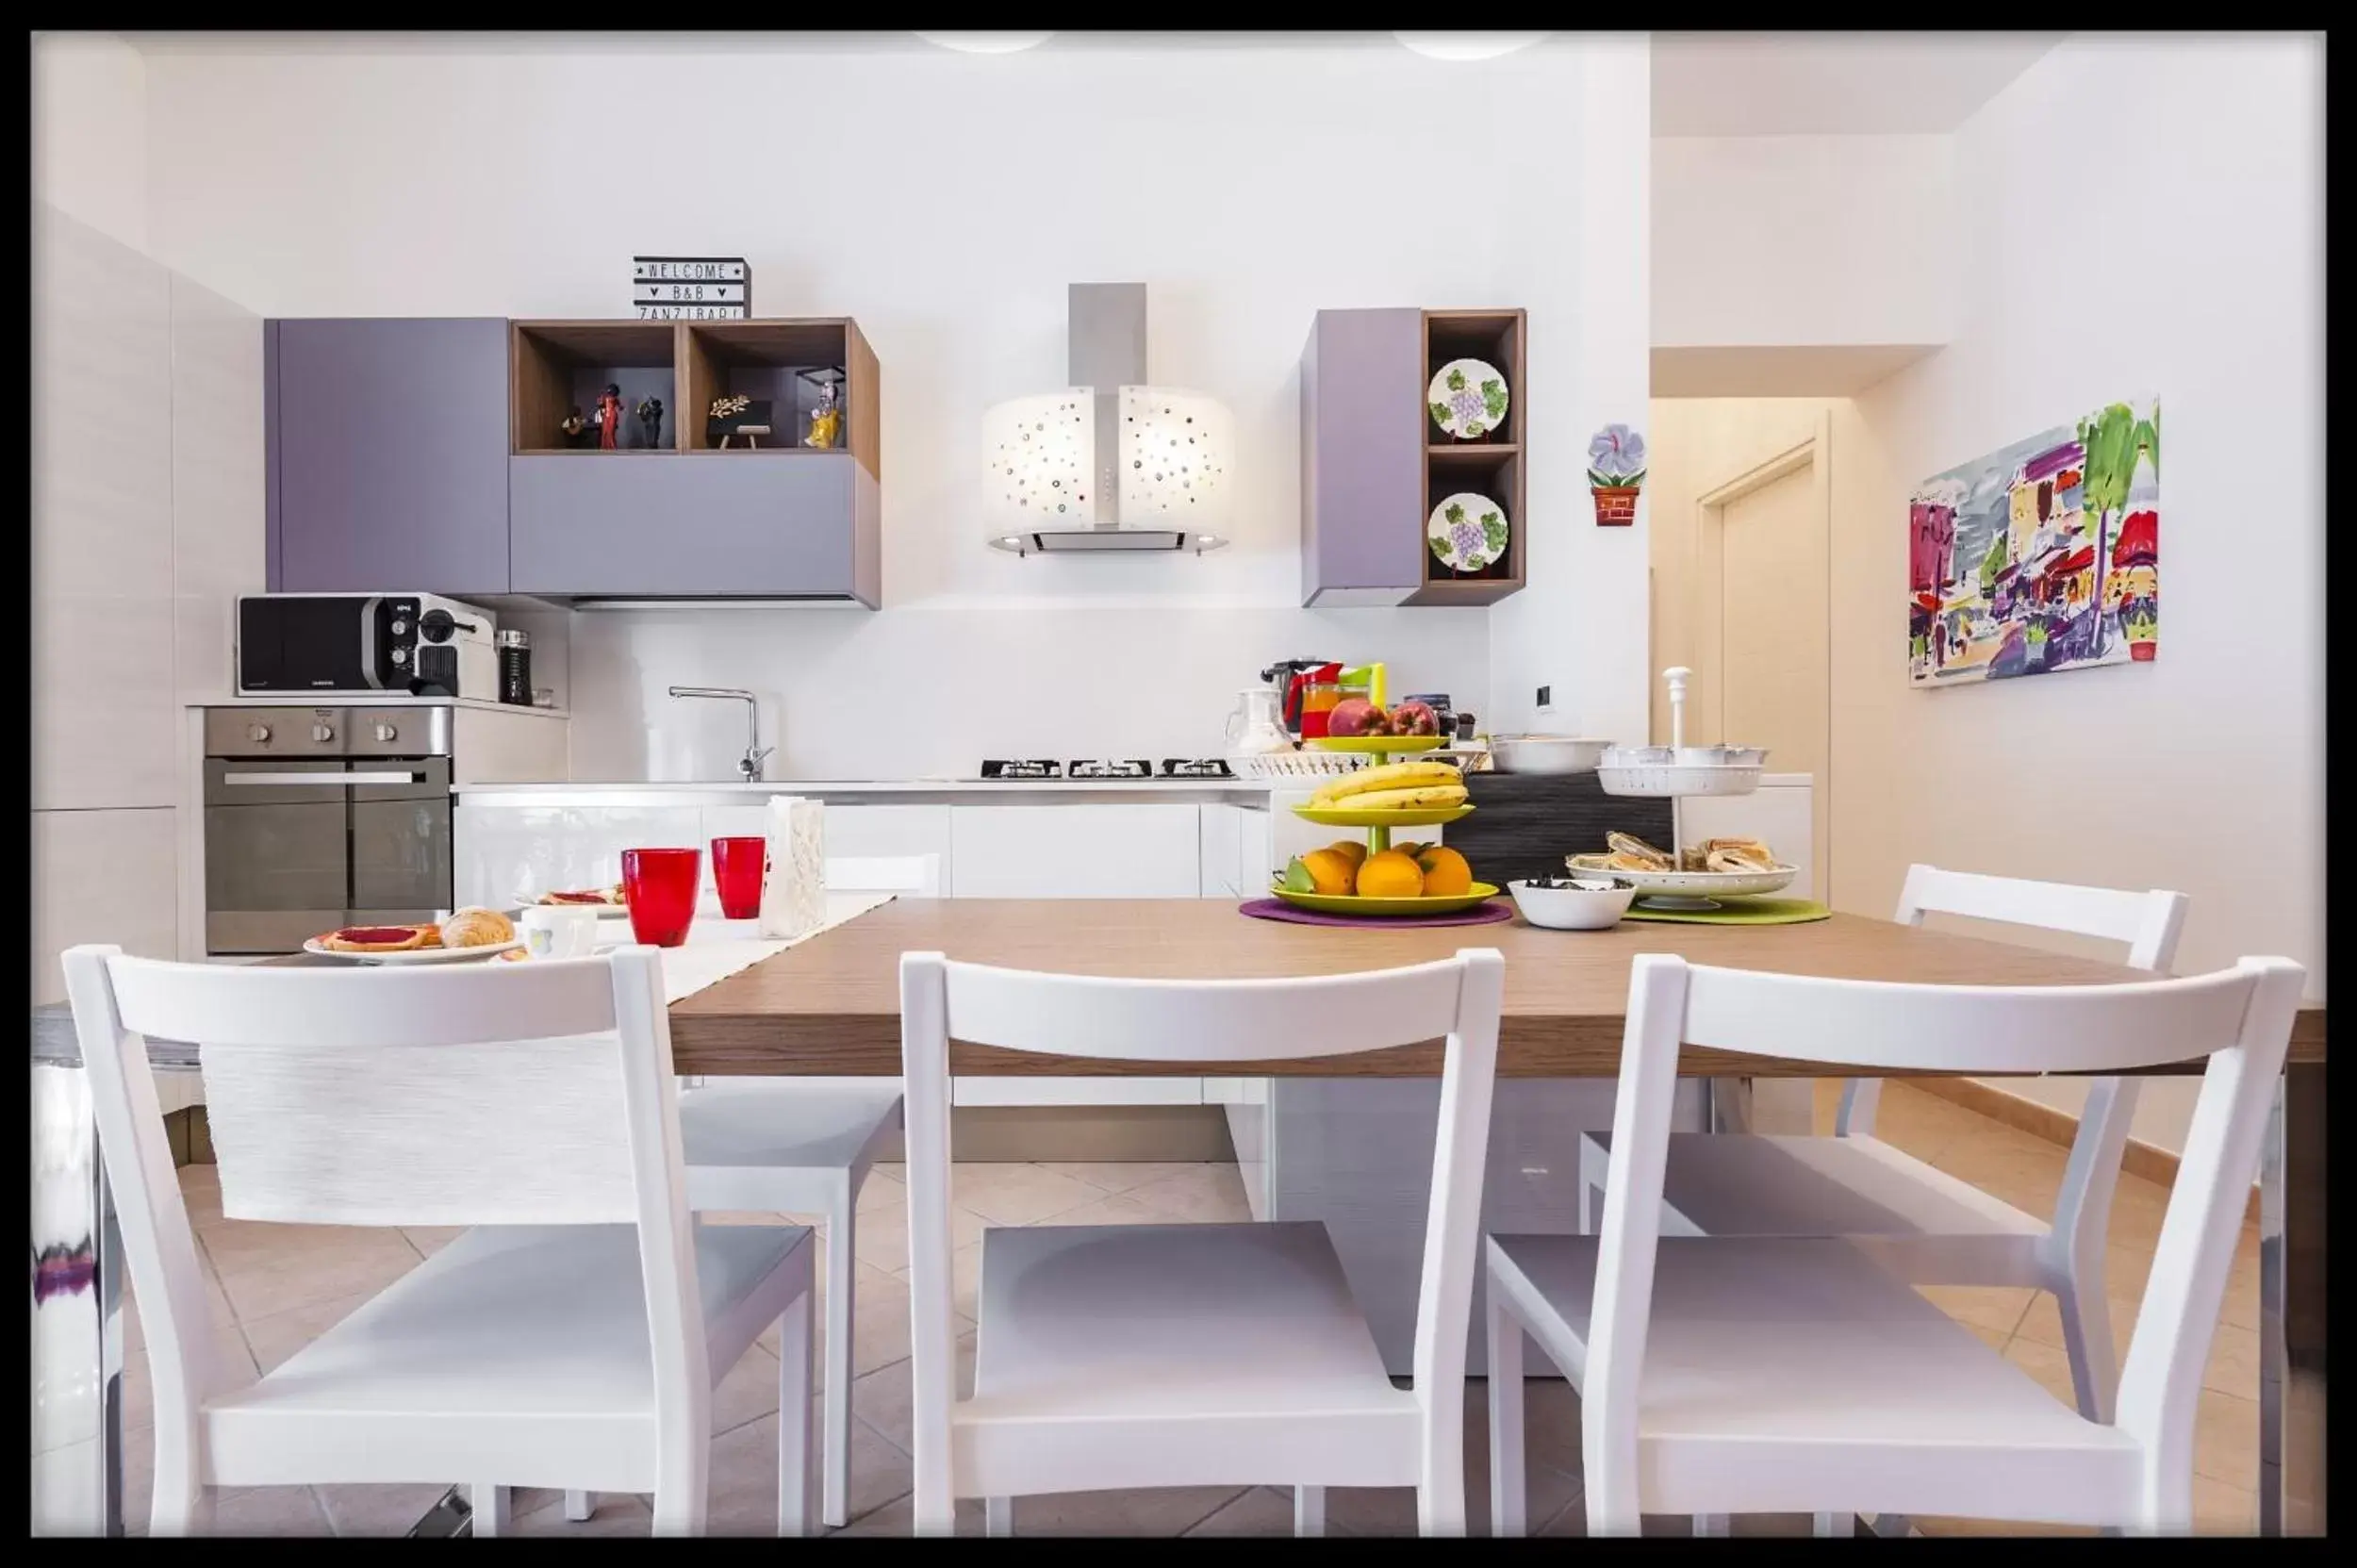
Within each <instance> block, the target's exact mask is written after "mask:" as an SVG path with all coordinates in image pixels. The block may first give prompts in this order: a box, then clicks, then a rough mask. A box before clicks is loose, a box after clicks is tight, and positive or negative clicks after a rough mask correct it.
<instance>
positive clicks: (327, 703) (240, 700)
mask: <svg viewBox="0 0 2357 1568" xmlns="http://www.w3.org/2000/svg"><path fill="white" fill-rule="evenodd" d="M180 705H181V706H182V707H184V708H474V709H476V710H478V711H480V712H483V713H518V714H530V715H532V716H533V717H534V718H567V717H569V716H568V715H567V713H566V711H565V710H564V709H563V708H528V707H525V706H524V705H523V704H522V703H520V702H495V701H492V700H491V699H489V698H487V697H411V696H408V695H406V694H404V693H398V692H387V693H386V694H385V695H383V696H381V697H363V696H357V695H354V694H353V693H350V692H333V691H327V692H315V693H311V694H308V695H305V694H303V693H300V692H288V693H286V694H283V695H274V694H271V693H265V692H258V691H256V692H245V693H238V692H220V693H216V694H215V695H213V696H211V697H191V698H190V699H188V700H187V701H184V702H182V703H181V704H180Z"/></svg>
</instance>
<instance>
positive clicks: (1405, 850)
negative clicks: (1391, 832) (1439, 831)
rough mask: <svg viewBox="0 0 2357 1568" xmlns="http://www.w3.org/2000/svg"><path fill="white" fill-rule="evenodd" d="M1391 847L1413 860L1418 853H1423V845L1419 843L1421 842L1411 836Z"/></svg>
mask: <svg viewBox="0 0 2357 1568" xmlns="http://www.w3.org/2000/svg"><path fill="white" fill-rule="evenodd" d="M1392 848H1393V849H1394V850H1398V851H1399V852H1400V853H1401V854H1404V855H1406V856H1407V857H1408V858H1409V860H1413V859H1415V858H1416V857H1417V856H1418V855H1421V854H1423V853H1424V846H1423V845H1421V844H1419V843H1417V842H1416V841H1415V840H1414V839H1412V838H1410V839H1409V840H1407V841H1406V842H1404V843H1400V844H1394V845H1393V846H1392Z"/></svg>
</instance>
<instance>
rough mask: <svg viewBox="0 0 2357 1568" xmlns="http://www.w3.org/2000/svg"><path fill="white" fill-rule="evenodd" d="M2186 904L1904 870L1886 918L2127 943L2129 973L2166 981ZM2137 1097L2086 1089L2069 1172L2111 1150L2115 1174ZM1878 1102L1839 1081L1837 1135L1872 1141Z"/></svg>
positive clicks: (1866, 1084) (1869, 1083) (1877, 1094)
mask: <svg viewBox="0 0 2357 1568" xmlns="http://www.w3.org/2000/svg"><path fill="white" fill-rule="evenodd" d="M2186 902H2187V900H2186V898H2185V896H2184V894H2183V893H2171V892H2167V891H2166V890H2164V889H2160V888H2155V889H2153V890H2152V891H2151V892H2147V893H2129V892H2124V891H2122V890H2120V889H2118V888H2116V887H2081V886H2078V885H2075V884H2074V883H2062V882H2028V881H2024V880H2023V879H2021V878H2019V877H1986V876H1982V875H1980V874H1979V873H1977V872H1973V871H1946V870H1942V869H1941V868H1940V867H1937V866H1924V865H1920V864H1918V865H1915V866H1910V867H1907V880H1906V883H1905V884H1904V885H1903V886H1902V887H1901V888H1900V889H1899V907H1898V909H1897V911H1896V912H1895V913H1893V914H1892V916H1891V918H1892V919H1894V920H1896V921H1898V922H1899V923H1900V924H1901V925H1903V926H1920V925H1921V924H1922V923H1923V917H1924V916H1927V915H1957V916H1965V917H1967V918H1970V919H1976V920H1997V921H2002V922H2003V923H2005V924H2007V925H2016V926H2035V927H2036V928H2037V929H2038V930H2041V931H2052V932H2063V933H2069V934H2070V935H2073V936H2094V937H2101V938H2102V939H2104V940H2106V941H2112V942H2124V943H2126V944H2127V945H2128V966H2129V967H2130V968H2134V969H2151V970H2153V971H2155V972H2156V973H2159V974H2167V973H2168V971H2169V969H2170V967H2171V966H2173V965H2174V964H2175V963H2176V962H2177V936H2178V933H2179V932H2181V931H2182V930H2183V929H2184V924H2185V905H2186ZM2135 1094H2136V1087H2135V1085H2134V1083H2133V1082H2130V1083H2124V1084H2123V1083H2122V1082H2120V1081H2118V1080H2116V1079H2115V1080H2111V1081H2105V1082H2102V1083H2098V1084H2096V1085H2094V1086H2093V1087H2092V1088H2091V1089H2090V1091H2089V1094H2088V1096H2087V1103H2086V1107H2085V1111H2084V1113H2083V1114H2081V1116H2080V1118H2079V1137H2078V1139H2077V1141H2076V1142H2074V1143H2073V1145H2072V1146H2071V1147H2072V1163H2073V1164H2074V1165H2075V1164H2078V1160H2079V1155H2080V1152H2081V1151H2082V1150H2084V1151H2085V1154H2086V1156H2087V1157H2088V1159H2089V1161H2090V1162H2091V1163H2092V1164H2094V1165H2095V1166H2097V1167H2099V1168H2100V1167H2101V1166H2102V1165H2103V1164H2106V1163H2107V1162H2106V1161H2105V1159H2104V1157H2103V1155H2104V1151H2105V1150H2106V1149H2108V1150H2109V1158H2108V1164H2109V1165H2110V1166H2111V1167H2112V1169H2113V1170H2114V1171H2115V1172H2116V1171H2117V1169H2118V1164H2119V1154H2120V1149H2121V1147H2124V1145H2125V1143H2126V1141H2127V1136H2128V1124H2129V1122H2130V1120H2131V1119H2133V1118H2134V1114H2135ZM1881 1101H1882V1081H1881V1080H1880V1079H1873V1078H1854V1079H1851V1080H1849V1081H1846V1082H1844V1083H1843V1084H1842V1086H1841V1107H1840V1109H1839V1110H1838V1111H1837V1112H1836V1113H1835V1114H1834V1125H1833V1130H1834V1135H1835V1136H1836V1137H1842V1138H1846V1137H1850V1136H1852V1135H1856V1136H1858V1137H1869V1136H1871V1135H1872V1133H1873V1131H1874V1113H1875V1111H1876V1110H1877V1109H1879V1107H1880V1105H1881ZM2065 1190H2066V1191H2076V1190H2077V1184H2076V1183H2072V1182H2066V1183H2065ZM2108 1201H2109V1200H2108V1197H2106V1199H2105V1202H2106V1203H2108ZM2106 1212H2108V1211H2106Z"/></svg>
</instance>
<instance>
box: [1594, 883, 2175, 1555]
mask: <svg viewBox="0 0 2357 1568" xmlns="http://www.w3.org/2000/svg"><path fill="white" fill-rule="evenodd" d="M2185 902H2186V900H2185V896H2184V894H2182V893H2168V892H2161V891H2154V892H2150V893H2129V892H2121V891H2118V890H2116V889H2113V888H2108V887H2075V886H2070V885H2069V884H2066V883H2046V882H2022V881H2018V880H2016V879H2013V878H2008V877H1986V876H1977V875H1973V874H1971V873H1969V872H1963V871H1944V870H1941V869H1939V868H1938V867H1932V866H1915V867H1909V868H1908V871H1907V879H1906V884H1905V886H1904V889H1903V890H1902V891H1901V893H1900V895H1899V909H1898V914H1897V915H1896V916H1895V918H1896V919H1897V920H1898V921H1899V922H1900V923H1901V924H1902V925H1910V926H1914V925H1920V924H1922V922H1923V917H1924V916H1926V915H1935V914H1937V915H1955V916H1970V917H1974V918H1979V919H1984V920H1996V921H2003V922H2005V923H2008V924H2012V925H2019V926H2035V927H2038V928H2040V929H2042V930H2045V931H2052V932H2065V933H2073V934H2077V935H2083V936H2095V937H2102V938H2105V939H2108V940H2111V941H2116V942H2123V943H2126V944H2127V945H2128V963H2129V965H2130V966H2132V967H2134V968H2138V969H2151V970H2157V971H2160V972H2163V973H2166V972H2167V969H2168V967H2169V966H2170V965H2171V963H2172V962H2173V961H2174V960H2175V957H2176V952H2177V934H2178V932H2179V931H2180V929H2181V928H2182V927H2183V926H2184V918H2185ZM1801 1054H1803V1055H1806V1054H1807V1053H1806V1052H1803V1053H1801ZM1881 1093H1882V1082H1881V1081H1880V1080H1879V1079H1873V1078H1853V1079H1850V1080H1848V1081H1845V1082H1844V1083H1843V1085H1842V1091H1841V1105H1840V1111H1839V1113H1838V1116H1837V1118H1836V1121H1835V1126H1834V1135H1833V1136H1832V1137H1830V1138H1819V1137H1805V1136H1804V1137H1789V1136H1771V1135H1766V1134H1759V1133H1744V1132H1681V1133H1673V1134H1672V1135H1671V1138H1670V1153H1669V1166H1668V1174H1667V1176H1666V1177H1665V1178H1664V1180H1663V1187H1662V1191H1663V1201H1664V1202H1665V1203H1666V1204H1667V1206H1668V1210H1667V1212H1666V1213H1664V1214H1663V1216H1662V1225H1663V1228H1664V1230H1665V1233H1668V1234H1673V1235H1706V1236H1837V1235H1838V1236H1852V1237H1871V1238H1873V1240H1874V1242H1875V1250H1876V1253H1877V1255H1878V1256H1880V1257H1882V1258H1883V1259H1884V1260H1885V1262H1886V1263H1887V1264H1888V1266H1890V1267H1891V1268H1893V1269H1895V1270H1897V1271H1898V1272H1899V1273H1900V1274H1901V1275H1902V1277H1904V1279H1907V1280H1908V1281H1909V1282H1910V1283H1913V1284H1918V1285H1982V1286H2002V1285H2027V1286H2030V1287H2032V1288H2033V1289H2036V1290H2041V1291H2047V1292H2051V1293H2052V1295H2053V1296H2054V1298H2055V1301H2056V1304H2057V1305H2058V1306H2059V1307H2060V1309H2061V1317H2062V1328H2063V1342H2064V1345H2065V1347H2066V1348H2067V1350H2068V1352H2069V1358H2070V1381H2071V1387H2072V1389H2073V1391H2074V1392H2075V1394H2076V1395H2077V1397H2078V1401H2079V1411H2080V1413H2081V1414H2083V1415H2085V1416H2086V1417H2087V1418H2088V1419H2089V1420H2092V1421H2107V1420H2109V1419H2110V1418H2111V1413H2112V1397H2113V1393H2114V1390H2115V1388H2116V1387H2117V1385H2118V1360H2117V1358H2116V1357H2115V1355H2114V1353H2113V1347H2112V1330H2111V1315H2110V1311H2109V1308H2108V1306H2107V1305H2106V1302H2107V1296H2106V1294H2105V1290H2104V1284H2103V1253H2104V1246H2105V1243H2106V1238H2107V1236H2108V1234H2109V1232H2110V1230H2111V1212H2112V1198H2113V1196H2114V1195H2115V1193H2116V1192H2117V1191H2118V1185H2119V1164H2120V1157H2121V1155H2122V1154H2123V1152H2124V1151H2125V1149H2126V1147H2127V1141H2128V1127H2129V1123H2130V1122H2131V1121H2132V1120H2133V1119H2134V1114H2135V1105H2136V1081H2135V1080H2134V1079H2121V1078H2099V1079H2094V1080H2091V1081H2089V1083H2088V1089H2087V1098H2086V1104H2085V1108H2084V1110H2083V1112H2082V1114H2081V1116H2080V1119H2079V1131H2078V1133H2077V1135H2076V1137H2075V1138H2074V1139H2073V1140H2072V1142H2071V1146H2070V1155H2069V1160H2068V1161H2067V1163H2066V1164H2065V1165H2064V1167H2063V1178H2062V1187H2061V1190H2060V1191H2059V1192H2058V1193H2057V1194H2056V1196H2055V1199H2054V1219H2053V1223H2052V1225H2049V1224H2048V1223H2046V1222H2045V1221H2043V1220H2041V1219H2038V1218H2037V1217H2036V1216H2035V1215H2033V1214H2029V1213H2024V1212H2022V1211H2021V1210H2019V1209H2017V1208H2015V1207H2014V1206H2013V1205H2012V1204H2010V1203H2005V1202H2003V1201H2001V1200H2000V1199H1998V1198H1995V1197H1990V1196H1989V1195H1987V1194H1986V1193H1984V1192H1982V1191H1981V1190H1980V1189H1978V1188H1977V1187H1974V1186H1972V1185H1971V1184H1970V1183H1969V1182H1966V1181H1961V1180H1957V1179H1956V1178H1955V1177H1953V1176H1950V1175H1948V1174H1947V1173H1946V1172H1944V1171H1940V1170H1937V1169H1935V1168H1933V1167H1932V1166H1931V1165H1930V1164H1926V1163H1925V1162H1923V1161H1921V1160H1919V1159H1916V1158H1915V1157H1914V1156H1913V1155H1910V1154H1905V1153H1903V1152H1901V1151H1900V1150H1899V1149H1898V1148H1896V1147H1892V1146H1891V1145H1889V1144H1887V1143H1885V1142H1883V1141H1882V1140H1881V1139H1879V1138H1876V1137H1875V1136H1873V1131H1874V1112H1875V1109H1876V1106H1877V1103H1878V1101H1879V1099H1880V1098H1881ZM1611 1146H1612V1134H1611V1133H1609V1132H1603V1131H1595V1132H1589V1133H1587V1134H1585V1135H1583V1137H1582V1140H1581V1149H1580V1188H1581V1197H1580V1213H1581V1221H1582V1226H1581V1228H1582V1230H1586V1231H1589V1232H1592V1231H1593V1230H1594V1215H1595V1213H1596V1202H1597V1199H1598V1197H1599V1196H1600V1195H1601V1194H1602V1192H1603V1191H1604V1188H1605V1181H1606V1171H1607V1166H1608V1163H1609V1160H1610V1155H1611ZM1842 1523H1846V1522H1842ZM1826 1524H1827V1525H1828V1527H1832V1528H1837V1529H1838V1528H1839V1527H1840V1525H1839V1524H1837V1523H1835V1522H1831V1521H1828V1522H1826Z"/></svg>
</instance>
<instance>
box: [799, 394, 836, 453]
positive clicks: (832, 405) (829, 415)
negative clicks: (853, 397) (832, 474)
mask: <svg viewBox="0 0 2357 1568" xmlns="http://www.w3.org/2000/svg"><path fill="white" fill-rule="evenodd" d="M840 390H841V385H840V383H837V382H832V381H830V382H828V383H827V384H826V385H825V386H823V387H821V388H818V406H816V408H813V409H812V410H811V411H810V434H809V435H808V436H806V437H803V438H802V445H804V446H807V447H816V448H818V449H819V450H820V451H822V452H823V451H826V450H827V449H829V448H831V447H832V446H833V445H834V443H835V441H836V440H837V439H838V438H839V437H841V436H842V434H843V408H842V405H841V404H838V403H837V402H836V401H835V400H836V398H837V397H838V396H839V395H840Z"/></svg>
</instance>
